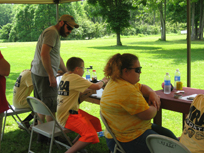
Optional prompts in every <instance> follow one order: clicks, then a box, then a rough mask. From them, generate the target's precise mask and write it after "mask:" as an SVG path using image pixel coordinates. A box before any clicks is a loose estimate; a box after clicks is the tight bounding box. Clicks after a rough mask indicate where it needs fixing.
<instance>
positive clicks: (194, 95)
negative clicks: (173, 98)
mask: <svg viewBox="0 0 204 153" xmlns="http://www.w3.org/2000/svg"><path fill="white" fill-rule="evenodd" d="M196 96H197V94H193V95H189V96H185V97H182V98H181V99H183V100H187V101H193V100H189V99H187V98H189V97H193V98H195V97H196Z"/></svg>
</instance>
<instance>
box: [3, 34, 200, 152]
mask: <svg viewBox="0 0 204 153" xmlns="http://www.w3.org/2000/svg"><path fill="white" fill-rule="evenodd" d="M159 38H160V36H145V37H136V36H135V37H122V38H121V41H122V44H123V46H122V47H118V46H116V38H111V39H94V40H80V41H78V40H75V41H62V42H61V56H62V58H63V60H64V62H65V63H66V61H67V59H68V58H70V57H72V56H77V57H81V58H83V60H84V61H85V67H88V66H90V65H92V66H93V68H94V69H96V72H97V76H98V79H102V78H103V68H104V66H105V63H106V62H107V60H108V58H109V57H110V56H112V55H114V54H116V53H121V54H122V53H133V54H135V55H137V56H138V57H139V61H140V64H141V66H142V67H143V68H142V74H141V76H140V83H142V84H146V85H149V86H150V87H151V88H152V89H154V90H159V89H161V83H162V82H163V79H164V75H165V73H166V72H169V73H170V76H171V81H172V82H173V75H174V72H175V70H176V69H177V68H179V70H180V72H181V81H182V82H183V86H187V44H186V43H187V42H186V35H167V41H166V42H163V41H159ZM35 46H36V42H24V43H18V42H17V43H0V50H1V51H2V54H3V55H4V57H5V59H7V60H8V61H9V63H10V64H11V73H10V76H9V78H7V88H6V96H7V99H8V101H9V102H10V104H12V97H13V85H14V83H15V81H16V78H17V77H18V75H19V73H20V72H21V71H22V70H24V69H29V68H30V63H31V61H32V59H33V57H34V52H35ZM203 48H204V45H203V41H194V42H192V44H191V67H192V68H191V87H193V88H198V89H204V85H203V84H204V81H203V78H204V71H203V70H202V68H203V67H204V60H203V57H204V52H203ZM80 107H81V108H82V109H84V110H86V111H87V112H89V113H91V114H93V115H95V116H98V117H99V106H98V105H95V104H90V103H87V102H84V103H82V104H81V106H80ZM24 117H26V115H22V118H24ZM162 118H163V120H162V121H163V126H164V127H166V128H169V129H170V130H172V131H173V132H174V133H175V134H176V136H180V135H181V133H182V114H181V113H177V112H173V111H168V110H164V111H163V114H162ZM7 121H8V122H7V124H8V126H6V130H5V132H6V133H7V134H9V133H10V132H15V131H18V130H19V129H18V127H17V125H16V124H15V122H14V121H13V119H12V118H10V117H9V118H8V120H7ZM103 129H104V125H103ZM18 132H19V133H20V132H21V131H18ZM25 136H26V138H25V139H26V140H24V141H25V142H26V144H24V145H25V146H26V147H28V143H29V142H28V141H29V136H28V135H26V134H25ZM9 137H10V136H7V138H6V140H7V141H8V142H3V145H2V149H5V148H9V146H10V145H9V144H10V143H9V142H10V141H13V139H9ZM3 141H4V140H3ZM103 145H105V143H104V144H103ZM93 146H94V145H93ZM91 148H92V147H91ZM91 148H90V149H91ZM99 148H100V147H99ZM95 149H96V148H95ZM6 150H7V151H6V152H4V151H3V152H2V153H8V152H12V151H11V150H10V151H9V149H6ZM17 150H18V149H17ZM96 150H97V149H96ZM26 151H27V150H26ZM26 151H25V152H26ZM22 152H24V151H22ZM95 152H96V151H95ZM99 152H100V151H99Z"/></svg>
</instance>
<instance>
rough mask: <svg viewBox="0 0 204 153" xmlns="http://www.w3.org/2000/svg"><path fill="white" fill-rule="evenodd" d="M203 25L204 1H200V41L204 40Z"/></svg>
mask: <svg viewBox="0 0 204 153" xmlns="http://www.w3.org/2000/svg"><path fill="white" fill-rule="evenodd" d="M203 23H204V11H203V0H200V24H199V30H198V39H199V40H203Z"/></svg>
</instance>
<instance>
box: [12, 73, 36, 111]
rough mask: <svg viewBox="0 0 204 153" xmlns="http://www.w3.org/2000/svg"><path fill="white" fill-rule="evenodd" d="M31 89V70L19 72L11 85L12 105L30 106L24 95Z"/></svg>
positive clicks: (18, 106) (17, 106) (28, 93)
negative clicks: (12, 85)
mask: <svg viewBox="0 0 204 153" xmlns="http://www.w3.org/2000/svg"><path fill="white" fill-rule="evenodd" d="M32 91H33V82H32V78H31V71H30V70H24V71H23V72H21V74H20V75H19V77H18V78H17V80H16V83H15V85H14V87H13V105H14V106H15V107H16V108H28V107H30V106H29V104H28V102H27V100H26V97H27V96H30V94H31V92H32Z"/></svg>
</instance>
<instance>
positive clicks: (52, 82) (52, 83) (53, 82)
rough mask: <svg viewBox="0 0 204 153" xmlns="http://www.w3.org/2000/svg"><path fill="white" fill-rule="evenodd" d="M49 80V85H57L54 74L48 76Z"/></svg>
mask: <svg viewBox="0 0 204 153" xmlns="http://www.w3.org/2000/svg"><path fill="white" fill-rule="evenodd" d="M49 81H50V86H51V87H56V86H57V80H56V78H55V77H54V76H52V77H50V76H49Z"/></svg>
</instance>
